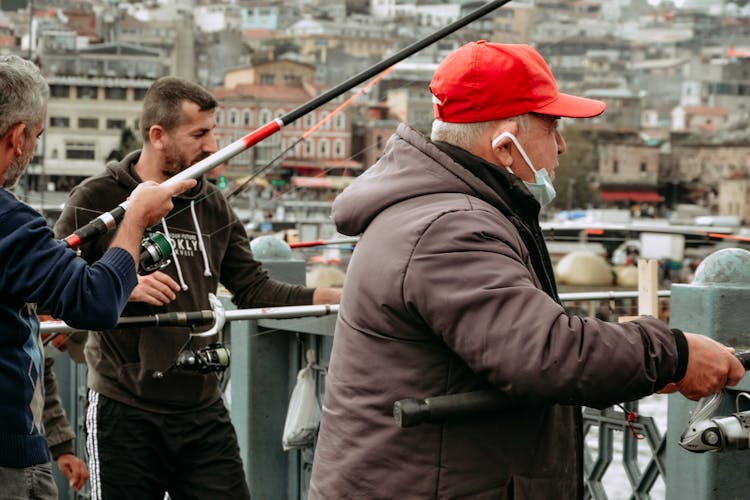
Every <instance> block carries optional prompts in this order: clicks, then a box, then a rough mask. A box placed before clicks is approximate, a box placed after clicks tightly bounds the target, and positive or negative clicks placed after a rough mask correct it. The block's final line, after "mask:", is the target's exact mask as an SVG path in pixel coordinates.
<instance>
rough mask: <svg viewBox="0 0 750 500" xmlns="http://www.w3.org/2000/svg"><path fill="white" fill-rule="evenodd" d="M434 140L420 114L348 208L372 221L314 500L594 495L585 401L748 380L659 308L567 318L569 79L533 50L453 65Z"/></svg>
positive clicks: (350, 273) (354, 192) (574, 111)
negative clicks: (561, 207) (505, 402)
mask: <svg viewBox="0 0 750 500" xmlns="http://www.w3.org/2000/svg"><path fill="white" fill-rule="evenodd" d="M430 90H431V92H432V94H433V96H434V102H435V121H434V124H433V129H432V140H428V139H427V138H426V137H424V136H422V135H421V134H420V133H418V132H417V131H415V130H413V129H411V128H409V127H408V126H406V125H403V124H402V125H400V126H399V127H398V130H397V131H396V133H395V134H394V135H393V136H392V137H391V138H390V140H389V142H388V145H387V147H386V149H385V152H384V153H383V155H382V157H381V159H380V160H379V161H378V162H377V163H376V164H375V165H373V166H372V167H370V168H369V169H368V170H367V171H366V172H365V173H364V174H362V175H361V176H360V177H359V178H358V179H357V180H356V181H355V182H354V183H353V184H352V185H351V186H349V187H348V188H347V189H346V190H345V191H344V192H343V193H342V194H341V195H339V197H338V198H337V199H336V201H335V202H334V205H333V217H334V220H335V222H336V225H337V227H338V230H339V231H340V232H341V233H343V234H346V235H358V234H361V238H360V240H359V243H358V244H357V248H356V249H355V251H354V254H353V256H352V259H351V261H350V263H349V267H348V269H347V275H346V281H345V284H344V291H345V293H344V295H343V299H342V303H341V308H340V311H339V317H338V321H337V323H336V332H335V336H334V341H333V351H332V354H331V361H330V366H329V371H328V374H327V377H326V389H325V401H324V404H323V417H322V422H321V429H320V435H319V439H318V443H317V447H316V450H315V458H314V462H313V473H312V480H311V485H310V495H309V498H310V499H311V500H322V499H337V500H341V499H349V498H367V499H392V498H398V499H399V500H407V499H408V500H411V499H415V500H416V499H425V498H433V499H435V498H440V499H453V498H471V499H499V498H502V499H519V500H520V499H525V500H539V499H548V498H561V499H575V498H582V497H583V482H582V481H583V480H582V478H583V475H582V453H583V450H582V444H581V443H582V416H581V408H580V405H587V406H593V407H605V406H608V405H611V404H613V403H617V402H620V401H628V400H633V399H638V398H640V397H643V396H646V395H648V394H651V393H653V392H655V391H660V390H662V391H664V390H666V391H674V390H679V391H680V392H682V393H683V394H684V395H686V396H687V397H690V398H693V399H695V398H698V397H700V396H703V395H707V394H711V393H713V392H716V391H718V390H720V389H721V388H722V387H724V386H725V385H732V384H736V383H737V382H738V381H739V380H740V378H741V377H742V376H743V374H744V369H743V367H742V365H741V364H740V363H739V361H738V360H737V359H736V358H735V357H734V356H733V354H732V352H731V350H730V349H728V348H726V347H724V346H722V345H720V344H718V343H717V342H715V341H713V340H711V339H709V338H707V337H704V336H701V335H694V334H690V333H683V332H680V331H676V330H670V329H669V328H668V327H667V325H666V324H664V323H663V322H661V321H659V320H657V319H655V318H641V319H638V320H635V321H632V322H629V323H623V324H616V323H608V322H605V321H601V320H598V319H596V318H584V317H578V316H573V315H569V314H568V313H567V312H566V310H565V309H564V308H563V306H562V305H561V303H560V300H559V297H558V295H557V288H556V284H555V279H554V274H553V269H552V265H551V263H550V259H549V255H548V253H547V250H546V247H545V244H544V240H543V237H542V233H541V230H540V228H539V223H538V216H539V211H540V208H541V207H542V206H543V205H546V204H547V203H549V202H550V201H551V200H552V198H553V197H554V195H555V190H554V186H553V185H552V182H551V181H552V179H553V178H554V175H555V168H556V167H557V157H558V155H560V154H563V153H564V152H565V148H566V145H565V141H564V139H563V138H562V136H561V134H560V132H559V130H558V128H557V124H558V119H559V117H563V116H564V117H573V118H585V117H592V116H596V115H598V114H600V113H602V112H603V111H604V108H605V105H604V103H603V102H599V101H593V100H589V99H582V98H577V97H574V96H570V95H566V94H562V93H560V92H559V91H558V89H557V85H556V83H555V80H554V78H553V76H552V73H551V72H550V70H549V68H548V67H547V65H546V63H545V62H544V60H543V59H542V57H541V56H540V55H539V54H538V53H537V52H536V51H535V50H534V49H532V48H531V47H529V46H526V45H504V44H495V43H487V42H484V41H480V42H476V43H469V44H467V45H465V46H463V47H461V48H459V49H458V50H457V51H455V52H453V53H452V54H451V55H449V56H448V57H447V58H446V59H445V60H444V61H443V62H442V63H441V64H440V66H439V67H438V68H437V70H436V72H435V74H434V77H433V80H432V83H431V85H430ZM486 389H495V390H498V391H502V392H503V393H505V394H507V395H508V396H509V397H510V398H511V399H512V400H513V401H516V404H515V405H514V406H513V407H511V408H508V409H506V410H504V411H502V412H497V413H494V414H490V415H487V414H484V415H473V416H467V417H465V418H455V419H449V420H446V421H444V422H442V423H428V424H424V425H421V426H418V427H414V428H406V429H402V428H399V427H398V426H397V425H396V423H395V421H394V419H393V417H392V408H393V403H394V401H397V400H399V399H403V398H407V397H415V398H427V397H431V396H437V395H444V394H454V393H461V392H469V391H476V390H486Z"/></svg>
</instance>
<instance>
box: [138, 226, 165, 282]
mask: <svg viewBox="0 0 750 500" xmlns="http://www.w3.org/2000/svg"><path fill="white" fill-rule="evenodd" d="M171 256H172V245H171V244H170V243H169V239H167V237H166V236H164V234H162V233H160V232H158V231H155V232H153V233H150V234H148V235H147V236H146V237H144V238H143V241H141V258H140V265H139V267H138V272H139V273H140V274H149V273H153V272H154V271H158V270H159V269H162V268H163V267H165V266H167V265H169V263H170V260H169V258H170V257H171Z"/></svg>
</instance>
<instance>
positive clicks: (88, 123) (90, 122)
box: [78, 118, 99, 128]
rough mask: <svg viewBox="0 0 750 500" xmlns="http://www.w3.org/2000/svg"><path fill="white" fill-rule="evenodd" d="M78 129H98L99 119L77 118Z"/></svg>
mask: <svg viewBox="0 0 750 500" xmlns="http://www.w3.org/2000/svg"><path fill="white" fill-rule="evenodd" d="M78 128H99V118H79V119H78Z"/></svg>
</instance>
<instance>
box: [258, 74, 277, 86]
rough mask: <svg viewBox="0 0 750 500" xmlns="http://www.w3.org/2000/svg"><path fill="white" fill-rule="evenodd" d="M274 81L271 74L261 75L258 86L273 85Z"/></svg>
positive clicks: (273, 76) (274, 77)
mask: <svg viewBox="0 0 750 500" xmlns="http://www.w3.org/2000/svg"><path fill="white" fill-rule="evenodd" d="M275 80H276V75H274V74H273V73H261V75H260V84H261V85H273V84H274V81H275Z"/></svg>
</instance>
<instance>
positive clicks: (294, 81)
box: [284, 75, 302, 86]
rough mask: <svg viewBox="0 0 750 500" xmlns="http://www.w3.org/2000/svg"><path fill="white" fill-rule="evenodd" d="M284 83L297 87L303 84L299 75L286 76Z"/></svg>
mask: <svg viewBox="0 0 750 500" xmlns="http://www.w3.org/2000/svg"><path fill="white" fill-rule="evenodd" d="M284 83H285V84H287V85H289V86H297V85H300V84H301V83H302V77H301V76H299V75H284Z"/></svg>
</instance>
